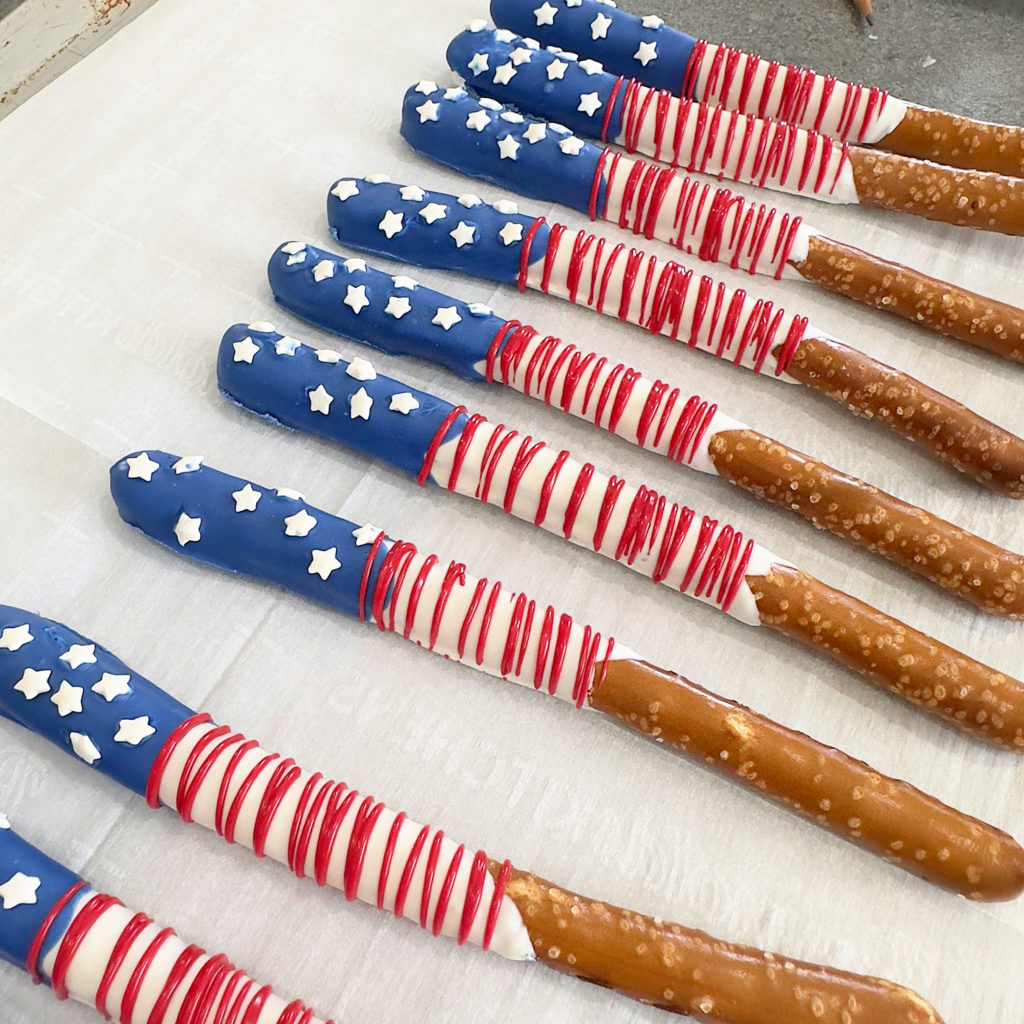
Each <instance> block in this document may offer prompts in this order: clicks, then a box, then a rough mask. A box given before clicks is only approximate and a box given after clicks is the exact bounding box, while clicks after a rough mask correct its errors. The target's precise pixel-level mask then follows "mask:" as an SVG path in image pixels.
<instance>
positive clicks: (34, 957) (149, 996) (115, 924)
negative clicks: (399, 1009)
mask: <svg viewBox="0 0 1024 1024" xmlns="http://www.w3.org/2000/svg"><path fill="white" fill-rule="evenodd" d="M4 610H5V611H9V610H10V609H6V608H5V609H4ZM36 621H41V620H36ZM0 897H2V899H3V902H2V905H0V957H2V958H3V959H4V960H7V961H8V962H9V963H12V964H14V965H15V966H17V967H20V968H21V969H22V970H24V971H26V972H27V973H28V974H29V976H30V977H31V978H32V980H33V981H34V982H35V983H36V984H37V985H38V984H40V983H45V984H46V985H47V986H49V987H50V988H51V989H52V990H53V993H54V995H55V996H56V997H57V998H58V999H61V1000H63V999H69V998H70V999H74V1000H76V1001H77V1002H80V1003H87V1004H91V1005H93V1006H95V1007H96V1011H97V1012H98V1013H100V1014H102V1015H103V1016H104V1017H106V1018H107V1019H110V1018H115V1019H117V1020H119V1021H121V1022H122V1024H324V1022H323V1021H321V1019H320V1018H319V1017H314V1016H313V1011H312V1010H307V1009H306V1007H305V1006H303V1004H302V1003H301V1002H299V1001H298V1000H296V1001H294V1002H291V1003H287V1004H286V1003H285V1001H284V1000H283V999H282V998H281V997H280V996H278V995H275V994H274V992H273V990H272V989H271V988H270V986H269V985H259V984H258V983H257V982H255V981H253V980H252V978H250V977H249V976H248V975H247V974H246V973H245V972H244V971H241V970H239V969H238V968H236V967H235V966H234V965H233V964H231V963H230V962H229V961H228V959H227V957H225V956H224V955H223V954H218V955H215V956H211V955H209V954H208V953H206V952H204V951H203V950H202V949H200V948H199V947H198V946H194V945H187V944H186V943H185V942H183V941H182V940H181V939H179V938H178V936H177V935H176V934H175V933H174V932H173V931H172V930H171V929H170V928H163V927H161V926H160V925H158V924H156V923H155V922H154V921H152V920H151V919H150V918H149V917H147V916H146V915H145V914H136V913H134V912H133V911H131V910H129V909H128V908H127V907H125V905H124V904H123V903H122V902H121V901H120V900H119V899H116V898H115V897H113V896H108V895H106V894H105V893H99V892H97V891H95V890H94V889H93V888H92V887H91V886H90V885H88V884H87V883H86V882H84V881H83V880H82V879H81V878H79V877H78V875H76V874H75V872H73V871H71V870H69V869H68V868H66V867H64V866H63V865H61V864H59V863H57V862H56V861H54V860H51V859H50V858H49V857H47V856H46V854H45V853H43V852H42V851H41V850H39V849H37V848H36V847H35V846H32V845H31V844H29V843H28V842H26V841H25V840H24V839H22V838H21V837H20V836H19V835H17V833H15V831H14V830H13V829H12V828H11V826H10V824H9V823H8V821H7V819H6V818H5V817H4V816H3V815H0ZM327 1024H331V1022H330V1021H328V1022H327Z"/></svg>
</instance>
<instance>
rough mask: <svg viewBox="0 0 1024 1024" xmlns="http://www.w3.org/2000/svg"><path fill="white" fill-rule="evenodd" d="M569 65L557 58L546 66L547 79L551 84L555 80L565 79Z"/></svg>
mask: <svg viewBox="0 0 1024 1024" xmlns="http://www.w3.org/2000/svg"><path fill="white" fill-rule="evenodd" d="M568 67H569V65H568V64H566V63H565V61H564V60H559V59H558V58H557V57H556V58H555V59H554V60H553V61H552V62H551V63H550V64H549V65H548V78H549V79H550V80H551V81H552V82H553V81H554V80H555V79H556V78H565V71H566V68H568Z"/></svg>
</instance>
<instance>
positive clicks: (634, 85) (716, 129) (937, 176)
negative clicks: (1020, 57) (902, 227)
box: [447, 21, 1024, 235]
mask: <svg viewBox="0 0 1024 1024" xmlns="http://www.w3.org/2000/svg"><path fill="white" fill-rule="evenodd" d="M535 42H536V41H535V40H526V39H523V38H522V37H520V36H515V35H512V34H511V33H509V32H506V31H505V30H498V31H494V30H493V29H488V28H486V26H485V24H484V23H483V22H480V21H477V22H473V23H472V24H471V26H470V28H469V29H467V30H466V31H464V32H462V33H461V34H459V35H458V36H456V37H455V38H454V39H453V40H452V42H451V44H450V45H449V47H448V54H447V56H448V63H449V65H450V66H451V68H452V70H454V71H455V72H456V73H457V74H460V75H462V76H463V77H464V78H465V79H466V81H467V82H469V83H470V85H471V86H472V87H473V89H474V90H475V91H476V92H478V93H480V94H482V95H484V96H486V97H490V98H492V99H494V100H497V101H500V102H502V103H511V104H513V105H515V106H516V107H518V108H520V109H521V110H523V111H525V112H527V113H531V114H536V115H540V116H543V117H546V118H549V119H550V120H552V121H557V122H560V123H562V124H564V125H566V126H567V127H568V128H570V129H571V130H572V131H574V132H577V133H578V134H580V135H582V136H584V137H587V138H591V139H601V140H602V141H607V142H614V143H616V144H618V145H621V146H623V147H624V148H625V149H626V150H627V151H629V152H635V151H639V152H642V153H646V154H647V155H648V156H653V157H655V158H656V159H659V160H662V161H664V162H665V163H667V164H669V165H671V166H673V167H684V168H686V170H690V171H693V170H699V171H701V172H702V173H706V174H711V175H717V176H726V177H729V178H732V179H733V180H735V181H745V182H748V183H750V184H753V185H758V186H760V187H761V188H770V189H777V190H781V191H784V192H792V193H796V194H799V195H803V196H808V197H810V198H814V199H821V200H824V201H826V202H831V203H846V204H860V205H862V206H875V207H880V208H882V209H886V210H894V211H897V212H900V213H909V214H913V215H915V216H918V217H924V218H926V219H928V220H937V221H941V222H943V223H945V224H956V225H961V226H967V227H975V228H981V229H984V230H987V231H1000V232H1002V233H1004V234H1008V235H1021V234H1024V180H1022V179H1020V178H1015V177H1010V176H1008V175H1003V174H995V173H993V172H991V171H965V170H959V169H954V168H950V167H945V166H943V165H941V164H936V163H931V162H928V161H925V160H917V159H913V158H910V157H905V156H899V155H896V154H892V153H881V152H879V151H878V150H872V149H865V148H863V147H860V146H851V145H849V144H848V143H839V142H836V141H834V140H832V139H830V138H829V137H828V136H825V135H821V134H819V133H818V132H816V131H813V130H807V129H804V128H800V127H798V126H797V125H793V124H785V123H782V122H777V121H770V120H766V119H764V118H758V117H755V116H753V115H752V114H743V113H740V112H739V111H729V110H726V109H725V108H723V107H712V106H708V105H707V104H703V103H698V102H696V101H693V100H680V99H677V98H676V97H674V96H671V95H669V94H668V93H658V92H656V91H655V90H653V89H649V88H648V87H647V86H644V85H641V84H640V83H639V82H638V81H637V80H636V79H627V78H622V77H616V76H615V75H610V74H607V73H606V72H605V71H604V69H603V68H602V66H601V65H600V64H599V63H598V62H597V61H585V62H583V63H582V64H581V63H579V62H578V61H576V60H574V59H572V58H573V55H571V54H569V55H567V54H566V53H565V51H563V50H558V51H555V50H548V49H543V48H538V47H537V46H536V45H534V46H531V45H530V43H534V44H535Z"/></svg>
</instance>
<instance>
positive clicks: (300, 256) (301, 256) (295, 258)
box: [285, 249, 306, 267]
mask: <svg viewBox="0 0 1024 1024" xmlns="http://www.w3.org/2000/svg"><path fill="white" fill-rule="evenodd" d="M305 262H306V250H305V249H301V250H300V251H299V252H297V253H293V254H292V255H291V256H289V257H288V259H287V260H286V261H285V266H288V267H290V266H292V265H293V264H295V263H305Z"/></svg>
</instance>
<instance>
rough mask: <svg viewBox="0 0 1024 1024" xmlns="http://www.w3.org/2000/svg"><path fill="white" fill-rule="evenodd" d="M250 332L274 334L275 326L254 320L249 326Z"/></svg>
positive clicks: (264, 321)
mask: <svg viewBox="0 0 1024 1024" xmlns="http://www.w3.org/2000/svg"><path fill="white" fill-rule="evenodd" d="M249 330H250V331H255V332H256V333H257V334H273V333H274V331H275V327H274V325H273V324H268V323H267V321H266V320H254V321H253V322H252V323H251V324H249Z"/></svg>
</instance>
